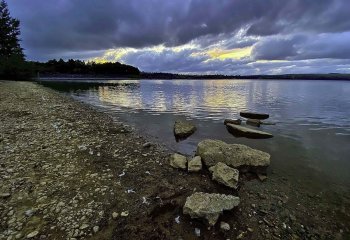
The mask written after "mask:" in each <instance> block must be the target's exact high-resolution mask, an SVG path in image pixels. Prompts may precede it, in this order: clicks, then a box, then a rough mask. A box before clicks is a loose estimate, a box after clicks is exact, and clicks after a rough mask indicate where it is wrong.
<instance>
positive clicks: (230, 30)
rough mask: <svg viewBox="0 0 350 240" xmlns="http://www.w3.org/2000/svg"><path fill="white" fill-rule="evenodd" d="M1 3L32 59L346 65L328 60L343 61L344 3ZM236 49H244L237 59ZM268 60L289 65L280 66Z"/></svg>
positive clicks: (148, 67)
mask: <svg viewBox="0 0 350 240" xmlns="http://www.w3.org/2000/svg"><path fill="white" fill-rule="evenodd" d="M8 3H9V7H10V11H11V13H12V15H14V16H15V17H17V18H19V19H20V20H21V30H22V35H21V38H22V45H23V47H24V48H25V53H26V55H27V57H28V58H29V59H33V60H47V59H51V58H61V57H62V58H65V59H67V58H80V59H99V60H101V59H102V60H111V61H112V60H120V61H123V62H125V63H129V64H133V65H135V66H137V67H139V68H141V69H142V70H144V71H171V72H199V71H203V72H206V73H208V72H212V73H217V72H224V73H236V72H238V73H240V74H241V73H244V72H246V73H248V74H250V73H253V72H274V71H276V69H283V70H284V71H292V70H293V71H294V70H295V71H299V70H300V71H314V70H315V69H316V65H314V63H318V64H320V68H321V67H322V69H323V67H324V65H323V63H324V61H326V60H322V61H321V62H317V61H312V64H311V62H307V64H306V66H305V67H303V66H301V65H299V63H300V62H302V63H303V64H305V62H303V60H318V59H330V60H329V63H330V64H334V65H332V66H330V67H329V68H328V67H326V68H325V69H330V68H331V69H330V70H332V69H333V70H332V71H337V70H339V69H341V71H345V70H346V69H348V68H347V65H346V64H345V67H343V68H339V67H338V66H339V63H338V62H334V61H333V60H337V59H343V60H344V62H346V61H345V60H347V59H349V58H350V50H349V44H347V42H349V40H350V34H349V33H350V18H349V17H348V11H349V9H350V1H348V0H332V1H329V0H317V1H312V0H288V1H280V0H264V1H261V0H220V1H212V0H177V1H164V0H144V1H140V0H128V1H123V0H104V1H95V0H74V1H71V0H57V1H53V0H47V1H42V0H31V1H30V3H28V1H25V0H16V1H10V0H8ZM189 46H191V47H189ZM239 49H249V51H246V52H245V53H244V54H243V53H240V54H238V53H237V52H238V51H239ZM250 50H251V51H250ZM242 51H244V50H242ZM210 53H212V55H211V54H210ZM214 53H215V54H214ZM219 53H220V54H219ZM248 53H249V54H248ZM217 54H219V55H217ZM237 54H238V55H237ZM243 55H244V58H242V57H241V56H243ZM241 58H242V59H241ZM259 60H269V61H272V64H267V63H264V64H262V63H261V61H260V62H259ZM273 60H288V63H287V64H286V66H281V63H279V64H277V63H276V62H275V61H273ZM261 64H262V65H261ZM288 64H289V65H288ZM256 66H259V67H258V68H257V67H256ZM265 66H266V68H265ZM268 66H269V67H271V69H270V70H268V69H267V67H268ZM275 66H277V68H274V67H275ZM307 66H310V68H309V69H308V68H307ZM249 71H251V72H249ZM322 71H323V70H322Z"/></svg>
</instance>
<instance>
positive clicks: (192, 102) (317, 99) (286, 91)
mask: <svg viewBox="0 0 350 240" xmlns="http://www.w3.org/2000/svg"><path fill="white" fill-rule="evenodd" d="M41 83H42V84H43V85H45V86H49V87H52V88H54V89H56V90H59V91H62V92H65V93H66V94H68V95H71V96H72V97H73V98H75V99H78V100H80V101H83V102H85V103H88V104H91V105H93V106H95V107H97V108H98V109H100V110H102V111H104V112H107V113H108V114H111V115H112V116H116V117H118V118H119V119H121V120H123V121H126V122H127V123H129V125H132V126H134V127H135V128H136V129H138V130H139V131H141V132H142V133H144V134H147V135H150V136H153V137H154V138H156V139H157V141H159V142H160V143H163V144H165V145H166V146H167V147H168V148H170V149H171V150H173V151H178V152H181V153H184V154H188V155H191V154H193V153H194V151H195V149H196V145H197V143H198V142H199V141H201V140H203V139H206V138H213V139H220V140H223V141H225V142H228V143H242V144H246V145H249V146H251V147H254V148H257V149H260V150H263V151H266V152H268V153H270V154H271V161H272V163H271V166H270V168H269V171H274V172H278V173H279V174H282V175H285V176H286V177H289V178H292V179H294V180H296V181H300V182H302V183H303V185H305V186H309V187H310V189H314V188H316V187H319V188H335V187H337V188H342V189H344V190H345V191H348V190H349V189H350V174H349V171H350V82H346V81H304V80H174V81H170V80H98V81H96V80H90V81H89V80H84V81H81V80H79V81H78V80H72V81H42V82H41ZM240 111H256V112H262V113H269V114H270V118H269V119H268V121H269V122H275V123H276V125H271V126H270V125H264V126H261V127H260V130H263V131H267V132H270V133H272V134H273V135H274V138H272V139H259V140H257V139H255V140H254V139H246V138H236V137H234V136H232V135H231V134H230V133H228V132H227V130H226V128H225V126H224V125H223V120H224V119H225V118H238V117H239V112H240ZM181 118H182V119H188V120H191V121H193V122H194V123H195V124H196V126H197V128H198V130H197V132H196V133H195V134H194V135H192V136H190V137H189V138H187V139H186V140H184V141H181V142H178V143H177V142H176V141H175V138H174V136H173V124H174V121H175V120H176V119H181ZM249 127H251V126H249ZM251 128H254V127H251Z"/></svg>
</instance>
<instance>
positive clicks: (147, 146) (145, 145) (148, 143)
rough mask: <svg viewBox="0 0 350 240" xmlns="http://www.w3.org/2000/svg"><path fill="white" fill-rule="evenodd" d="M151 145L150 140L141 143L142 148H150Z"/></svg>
mask: <svg viewBox="0 0 350 240" xmlns="http://www.w3.org/2000/svg"><path fill="white" fill-rule="evenodd" d="M151 146H152V143H151V142H146V143H145V144H143V145H142V147H143V148H150V147H151Z"/></svg>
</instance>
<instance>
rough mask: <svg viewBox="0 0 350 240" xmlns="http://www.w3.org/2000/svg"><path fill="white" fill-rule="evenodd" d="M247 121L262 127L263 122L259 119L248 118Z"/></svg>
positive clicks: (249, 123)
mask: <svg viewBox="0 0 350 240" xmlns="http://www.w3.org/2000/svg"><path fill="white" fill-rule="evenodd" d="M246 123H247V124H248V125H251V126H255V127H260V125H261V124H262V122H261V121H260V120H259V119H250V118H249V119H247V121H246Z"/></svg>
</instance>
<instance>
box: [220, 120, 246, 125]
mask: <svg viewBox="0 0 350 240" xmlns="http://www.w3.org/2000/svg"><path fill="white" fill-rule="evenodd" d="M228 123H231V124H236V125H241V123H242V120H241V119H225V120H224V124H225V125H226V124H228Z"/></svg>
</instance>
